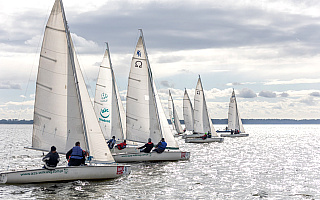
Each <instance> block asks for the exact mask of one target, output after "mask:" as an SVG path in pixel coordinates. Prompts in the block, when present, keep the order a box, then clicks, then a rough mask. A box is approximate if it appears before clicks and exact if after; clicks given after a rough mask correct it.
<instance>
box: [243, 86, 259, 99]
mask: <svg viewBox="0 0 320 200" xmlns="http://www.w3.org/2000/svg"><path fill="white" fill-rule="evenodd" d="M238 97H242V98H255V97H257V94H256V93H254V92H253V91H252V90H250V89H248V88H243V89H242V90H240V92H239V94H238Z"/></svg>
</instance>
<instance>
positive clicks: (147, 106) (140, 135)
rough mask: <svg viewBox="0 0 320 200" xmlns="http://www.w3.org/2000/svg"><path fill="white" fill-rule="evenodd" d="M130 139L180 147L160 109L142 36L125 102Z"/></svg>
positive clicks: (133, 61) (131, 71) (132, 67)
mask: <svg viewBox="0 0 320 200" xmlns="http://www.w3.org/2000/svg"><path fill="white" fill-rule="evenodd" d="M126 108H127V109H126V122H127V139H128V140H131V141H137V142H146V141H147V140H148V138H151V139H152V141H153V142H158V141H160V140H161V138H162V137H164V138H165V140H166V142H167V143H168V146H171V147H177V143H176V142H175V140H174V138H173V135H172V134H171V131H170V127H169V124H168V121H167V119H166V116H165V113H164V111H163V108H162V106H161V102H160V98H159V96H158V93H157V90H156V87H155V84H154V81H153V78H152V72H151V68H150V66H149V61H148V57H147V52H146V49H145V46H144V43H143V36H142V34H141V36H140V37H139V40H138V43H137V46H136V49H135V51H134V55H133V58H132V62H131V68H130V73H129V79H128V91H127V103H126Z"/></svg>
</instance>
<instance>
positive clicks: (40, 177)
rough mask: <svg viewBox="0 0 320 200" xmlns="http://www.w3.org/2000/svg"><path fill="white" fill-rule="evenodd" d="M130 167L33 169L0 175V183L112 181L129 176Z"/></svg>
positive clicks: (102, 166)
mask: <svg viewBox="0 0 320 200" xmlns="http://www.w3.org/2000/svg"><path fill="white" fill-rule="evenodd" d="M130 172H131V167H130V166H127V165H116V164H114V165H113V164H110V165H96V166H74V167H57V168H55V169H54V170H48V169H33V170H24V171H14V172H3V173H0V183H9V184H20V183H39V182H41V183H43V182H58V181H59V182H60V181H71V180H98V179H113V178H117V177H120V176H122V175H129V174H130Z"/></svg>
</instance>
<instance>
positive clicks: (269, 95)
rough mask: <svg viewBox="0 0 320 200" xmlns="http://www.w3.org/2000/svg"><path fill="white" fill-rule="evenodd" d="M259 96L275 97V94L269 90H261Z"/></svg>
mask: <svg viewBox="0 0 320 200" xmlns="http://www.w3.org/2000/svg"><path fill="white" fill-rule="evenodd" d="M259 96H260V97H266V98H275V97H277V94H276V93H274V92H271V91H261V92H260V93H259Z"/></svg>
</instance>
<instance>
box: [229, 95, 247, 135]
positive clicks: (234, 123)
mask: <svg viewBox="0 0 320 200" xmlns="http://www.w3.org/2000/svg"><path fill="white" fill-rule="evenodd" d="M228 129H232V130H235V129H237V130H239V131H240V132H241V133H244V132H245V130H244V128H243V125H242V121H241V117H240V113H239V110H238V105H237V99H236V95H235V92H234V90H233V91H232V95H231V98H230V103H229V112H228Z"/></svg>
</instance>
